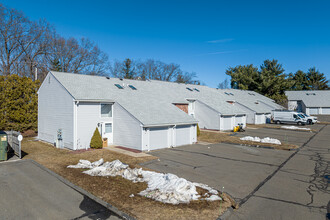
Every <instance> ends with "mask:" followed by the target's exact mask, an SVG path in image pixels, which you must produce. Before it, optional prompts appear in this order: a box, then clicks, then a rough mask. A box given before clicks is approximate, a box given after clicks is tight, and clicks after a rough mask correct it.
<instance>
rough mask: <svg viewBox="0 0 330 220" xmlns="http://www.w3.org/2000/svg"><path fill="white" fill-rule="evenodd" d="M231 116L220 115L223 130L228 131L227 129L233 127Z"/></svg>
mask: <svg viewBox="0 0 330 220" xmlns="http://www.w3.org/2000/svg"><path fill="white" fill-rule="evenodd" d="M232 118H233V116H223V117H221V119H222V129H223V130H224V131H229V130H233V129H234V125H233V120H232Z"/></svg>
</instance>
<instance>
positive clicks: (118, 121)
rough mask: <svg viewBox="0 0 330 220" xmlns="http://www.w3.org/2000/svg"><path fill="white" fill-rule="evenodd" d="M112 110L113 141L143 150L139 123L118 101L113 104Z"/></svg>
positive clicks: (116, 143)
mask: <svg viewBox="0 0 330 220" xmlns="http://www.w3.org/2000/svg"><path fill="white" fill-rule="evenodd" d="M113 112H114V117H113V124H114V126H113V143H114V144H115V145H122V146H125V147H129V148H133V149H137V150H144V149H142V126H141V123H140V122H139V121H138V120H137V119H136V118H134V117H133V116H132V115H131V114H130V113H129V112H127V111H126V110H125V109H124V108H123V107H122V106H121V105H119V104H118V103H115V104H114V105H113Z"/></svg>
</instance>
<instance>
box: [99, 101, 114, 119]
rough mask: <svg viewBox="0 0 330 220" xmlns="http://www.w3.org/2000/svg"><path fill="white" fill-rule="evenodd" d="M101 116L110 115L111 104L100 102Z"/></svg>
mask: <svg viewBox="0 0 330 220" xmlns="http://www.w3.org/2000/svg"><path fill="white" fill-rule="evenodd" d="M101 117H102V118H104V117H112V104H101Z"/></svg>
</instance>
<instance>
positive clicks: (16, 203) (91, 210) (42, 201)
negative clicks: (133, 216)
mask: <svg viewBox="0 0 330 220" xmlns="http://www.w3.org/2000/svg"><path fill="white" fill-rule="evenodd" d="M0 195H1V196H0V207H1V219H119V218H118V217H117V216H116V215H114V214H113V213H112V212H110V211H109V210H108V209H106V208H105V207H103V206H102V205H100V204H99V203H96V202H95V201H93V200H91V199H90V198H88V197H86V196H84V195H82V194H80V193H79V192H77V191H76V190H74V189H73V188H71V187H69V186H67V185H66V184H64V183H63V182H61V181H60V180H59V179H57V178H56V177H54V176H52V175H51V174H50V173H48V172H46V171H45V170H43V169H41V168H40V167H39V166H37V165H36V164H34V163H33V162H32V161H29V160H22V161H16V162H4V163H0Z"/></svg>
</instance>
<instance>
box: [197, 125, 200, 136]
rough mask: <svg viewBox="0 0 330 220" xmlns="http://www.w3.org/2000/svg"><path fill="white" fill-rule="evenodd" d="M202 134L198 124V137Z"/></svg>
mask: <svg viewBox="0 0 330 220" xmlns="http://www.w3.org/2000/svg"><path fill="white" fill-rule="evenodd" d="M200 134H201V130H200V129H199V126H198V124H197V137H198V136H199V135H200Z"/></svg>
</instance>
